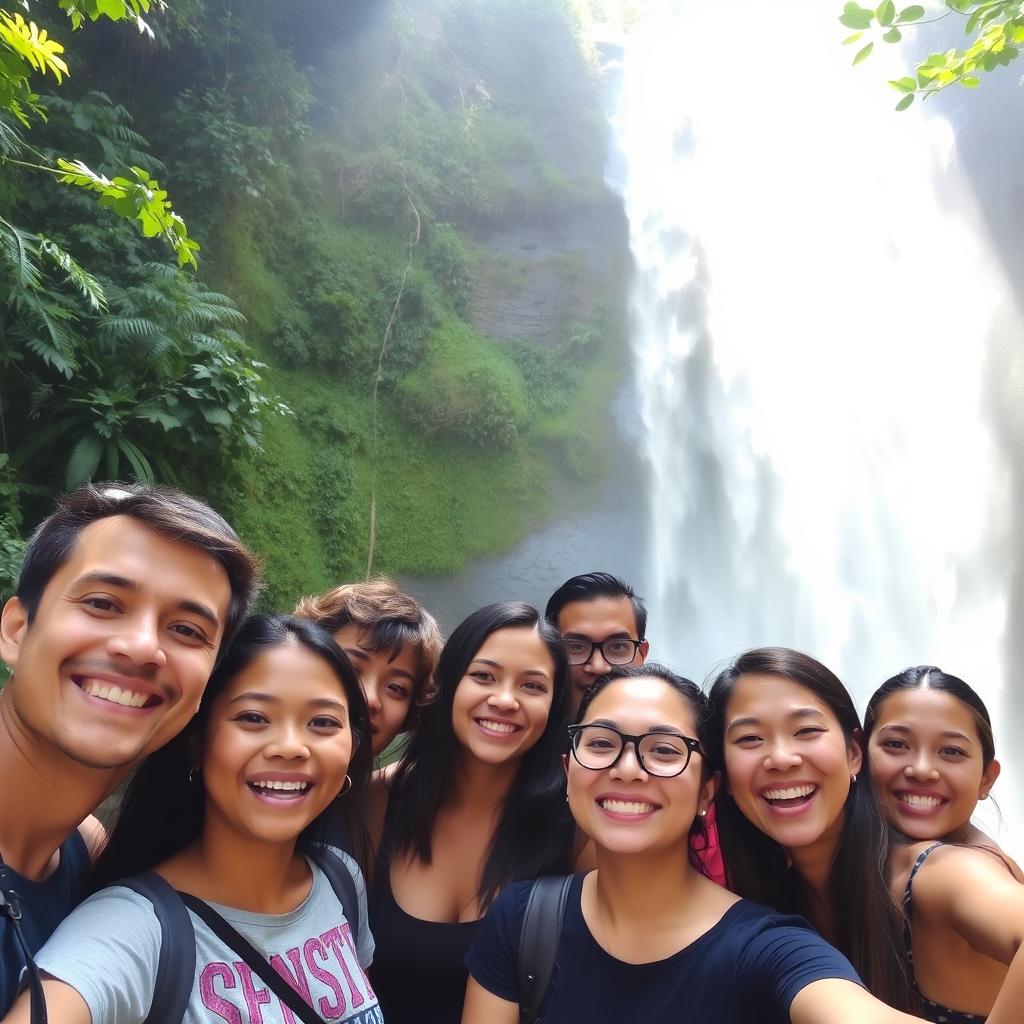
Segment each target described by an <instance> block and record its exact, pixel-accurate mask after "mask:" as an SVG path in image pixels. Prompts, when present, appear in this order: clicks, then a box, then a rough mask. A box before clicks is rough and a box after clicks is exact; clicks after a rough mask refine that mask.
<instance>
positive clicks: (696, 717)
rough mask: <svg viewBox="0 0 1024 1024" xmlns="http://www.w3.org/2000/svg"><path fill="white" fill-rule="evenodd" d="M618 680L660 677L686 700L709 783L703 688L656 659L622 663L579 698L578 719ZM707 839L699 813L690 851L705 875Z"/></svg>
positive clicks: (707, 709) (692, 829) (711, 771)
mask: <svg viewBox="0 0 1024 1024" xmlns="http://www.w3.org/2000/svg"><path fill="white" fill-rule="evenodd" d="M619 679H659V680H661V682H663V683H664V684H665V685H666V686H668V687H670V688H671V689H673V690H675V691H676V693H677V694H679V697H680V698H681V699H682V701H683V703H684V704H685V705H686V706H687V707H688V708H689V709H690V712H691V713H692V714H693V721H694V724H695V725H696V728H697V735H696V736H695V737H694V739H698V740H700V742H701V749H702V754H703V756H702V757H701V759H700V780H701V782H706V781H707V780H708V779H709V778H710V777H711V776H712V775H713V774H714V771H715V769H714V768H713V767H712V765H711V761H710V760H709V759H708V757H707V754H706V753H704V751H706V750H707V731H708V722H709V719H710V714H711V708H710V705H709V703H708V698H707V696H706V695H705V693H704V691H703V690H702V689H701V688H700V687H699V686H698V685H697V684H696V683H695V682H693V680H692V679H687V678H686V677H685V676H677V675H676V674H675V672H673V671H672V670H671V669H669V668H666V667H665V666H664V665H659V664H658V663H657V662H655V661H649V662H647V664H645V665H619V666H616V667H615V668H613V669H612V670H611V671H610V672H608V673H607V674H606V675H603V676H601V677H600V678H598V679H595V680H594V681H593V682H592V683H591V684H590V686H588V687H587V689H586V692H585V693H584V694H583V699H582V700H581V701H580V706H579V709H578V710H577V712H576V718H575V721H577V722H582V721H583V719H584V716H585V715H586V713H587V709H588V708H589V707H590V705H591V704H592V703H593V701H594V698H595V697H596V696H597V695H598V694H599V693H600V692H601V691H602V690H605V689H607V688H608V687H609V686H610V685H611V684H612V683H614V682H617V681H618V680H619ZM687 770H689V769H687ZM707 842H708V832H707V827H706V823H705V821H704V819H703V818H702V817H700V816H699V815H698V816H696V817H695V818H694V819H693V824H692V825H691V826H690V845H689V854H690V863H691V864H692V865H693V867H694V868H696V869H697V870H698V871H699V872H700V873H701V874H704V875H706V874H707V873H708V872H707V868H706V867H705V865H704V863H703V861H702V860H701V859H700V856H699V855H698V851H699V850H701V849H706V848H707Z"/></svg>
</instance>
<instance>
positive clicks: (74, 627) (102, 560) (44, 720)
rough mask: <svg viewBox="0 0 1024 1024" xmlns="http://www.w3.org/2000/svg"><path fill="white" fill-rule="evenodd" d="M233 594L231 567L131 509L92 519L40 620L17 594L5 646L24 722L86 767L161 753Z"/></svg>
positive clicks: (6, 621)
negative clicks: (150, 523) (129, 512)
mask: <svg viewBox="0 0 1024 1024" xmlns="http://www.w3.org/2000/svg"><path fill="white" fill-rule="evenodd" d="M230 599H231V587H230V584H229V582H228V577H227V573H226V572H225V570H224V568H223V566H221V564H220V563H219V562H217V561H216V560H215V559H214V558H212V557H211V556H209V555H207V554H205V553H204V552H202V551H199V550H198V549H196V548H194V547H191V546H190V545H187V544H183V543H178V542H175V541H169V540H166V539H164V538H163V537H161V536H160V535H159V534H156V533H154V532H153V531H152V530H150V529H148V528H147V527H145V526H143V525H142V524H140V523H138V522H136V521H134V520H133V519H130V518H127V517H125V516H111V517H109V518H106V519H101V520H99V521H97V522H94V523H91V524H90V525H89V526H86V527H85V528H84V529H83V530H82V532H81V533H80V534H79V536H78V539H77V541H76V543H75V546H74V548H73V549H72V551H71V554H70V556H69V557H68V559H67V560H66V561H65V563H64V564H63V565H62V566H61V567H60V568H59V569H58V570H57V572H56V573H54V575H53V577H52V578H51V579H50V581H49V583H47V585H46V588H45V590H44V591H43V594H42V597H41V600H40V602H39V606H38V608H37V609H36V613H35V615H34V616H33V619H32V622H31V624H29V622H28V617H27V615H26V612H25V609H24V607H23V606H22V605H21V603H20V602H19V601H18V599H17V598H12V599H11V600H10V601H8V603H7V605H6V606H5V608H4V612H3V628H2V634H0V636H2V639H0V653H2V655H3V658H4V660H5V661H6V662H7V663H8V664H9V665H11V667H12V668H13V669H14V677H13V679H12V680H11V682H10V684H9V685H8V690H9V694H8V693H7V692H5V694H4V697H5V698H8V697H9V699H10V700H11V702H12V703H11V708H12V709H13V712H14V714H15V715H16V717H17V719H18V722H19V725H20V727H21V728H23V729H25V731H26V732H27V733H28V734H29V735H31V736H33V737H35V738H36V739H37V740H38V741H41V742H43V743H46V744H49V745H50V746H52V747H54V748H56V749H57V750H58V751H60V752H61V753H62V754H63V755H64V756H65V757H67V758H69V759H70V760H72V761H74V762H75V763H77V764H80V765H84V766H86V767H89V768H119V767H123V766H126V765H130V764H132V763H133V762H135V761H137V760H139V758H141V757H143V756H144V755H146V754H148V753H150V752H152V751H153V750H156V749H157V748H158V747H160V746H162V745H163V744H164V743H166V742H167V741H168V740H169V739H171V738H172V737H173V736H175V735H176V734H177V733H179V732H180V731H181V730H182V729H183V728H184V726H185V725H186V724H187V723H188V721H189V719H190V718H191V717H192V716H193V715H194V714H195V712H196V709H197V708H198V706H199V700H200V698H201V697H202V694H203V690H204V688H205V686H206V683H207V680H208V679H209V677H210V673H211V672H212V670H213V665H214V660H215V658H216V654H217V649H218V647H219V645H220V641H221V637H222V634H223V630H224V623H225V620H226V617H227V613H228V606H229V602H230Z"/></svg>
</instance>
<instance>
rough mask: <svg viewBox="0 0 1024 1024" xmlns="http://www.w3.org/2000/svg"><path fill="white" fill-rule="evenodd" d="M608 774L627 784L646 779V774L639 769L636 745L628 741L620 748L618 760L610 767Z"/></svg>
mask: <svg viewBox="0 0 1024 1024" xmlns="http://www.w3.org/2000/svg"><path fill="white" fill-rule="evenodd" d="M609 774H610V775H611V777H612V778H614V779H621V780H622V781H623V782H629V781H631V780H633V779H646V778H647V772H645V771H644V770H643V768H641V767H640V761H639V759H638V758H637V756H636V744H635V743H633V742H632V741H630V742H629V743H626V745H625V746H624V747H623V748H622V753H621V754H619V759H618V760H617V761H616V762H615V764H613V765H612V766H611V769H610V770H609Z"/></svg>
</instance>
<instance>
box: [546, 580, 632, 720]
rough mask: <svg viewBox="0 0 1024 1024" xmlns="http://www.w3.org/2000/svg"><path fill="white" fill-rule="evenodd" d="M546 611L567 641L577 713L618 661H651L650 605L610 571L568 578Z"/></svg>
mask: <svg viewBox="0 0 1024 1024" xmlns="http://www.w3.org/2000/svg"><path fill="white" fill-rule="evenodd" d="M544 614H545V616H546V618H547V620H548V621H549V622H550V623H551V624H552V625H553V626H554V627H555V628H556V629H557V630H558V631H559V633H561V634H562V637H563V639H564V640H565V649H566V652H567V653H568V655H569V667H570V668H569V670H570V672H571V674H572V711H573V714H575V711H576V709H577V708H578V707H579V703H580V700H582V698H583V694H584V692H585V691H586V689H587V687H588V686H589V685H590V684H591V683H592V682H593V681H594V680H595V679H598V678H599V677H601V676H603V675H605V673H607V672H608V671H609V669H611V668H613V667H614V666H616V665H642V664H643V663H644V662H645V661H646V660H647V648H648V645H647V641H646V640H645V639H644V630H645V628H646V626H647V609H646V608H645V607H644V603H643V601H642V600H641V599H640V598H639V597H637V595H636V593H635V592H634V590H633V588H632V587H631V586H630V585H629V584H628V583H626V582H625V581H624V580H621V579H619V578H618V577H617V576H613V575H612V574H611V573H607V572H588V573H585V574H583V575H582V576H573V578H572V579H571V580H566V582H565V583H563V584H562V585H561V586H560V587H559V588H558V589H557V590H556V591H555V592H554V593H553V594H552V595H551V598H550V600H549V601H548V604H547V608H546V609H545V611H544Z"/></svg>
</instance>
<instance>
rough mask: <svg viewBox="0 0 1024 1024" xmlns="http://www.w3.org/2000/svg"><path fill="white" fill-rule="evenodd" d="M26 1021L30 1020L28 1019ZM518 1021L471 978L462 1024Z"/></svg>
mask: <svg viewBox="0 0 1024 1024" xmlns="http://www.w3.org/2000/svg"><path fill="white" fill-rule="evenodd" d="M25 1019H26V1021H27V1020H28V1018H27V1017H26V1018H25ZM518 1020H519V1006H518V1004H516V1003H510V1002H509V1001H508V1000H507V999H502V998H501V997H500V996H496V995H494V994H493V993H492V992H488V991H487V989H485V988H484V987H483V985H481V984H480V982H478V981H477V980H476V979H475V978H473V977H470V979H469V984H468V985H467V986H466V1002H465V1005H464V1006H463V1008H462V1024H516V1022H517V1021H518ZM75 1024H77V1021H76V1022H75Z"/></svg>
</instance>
